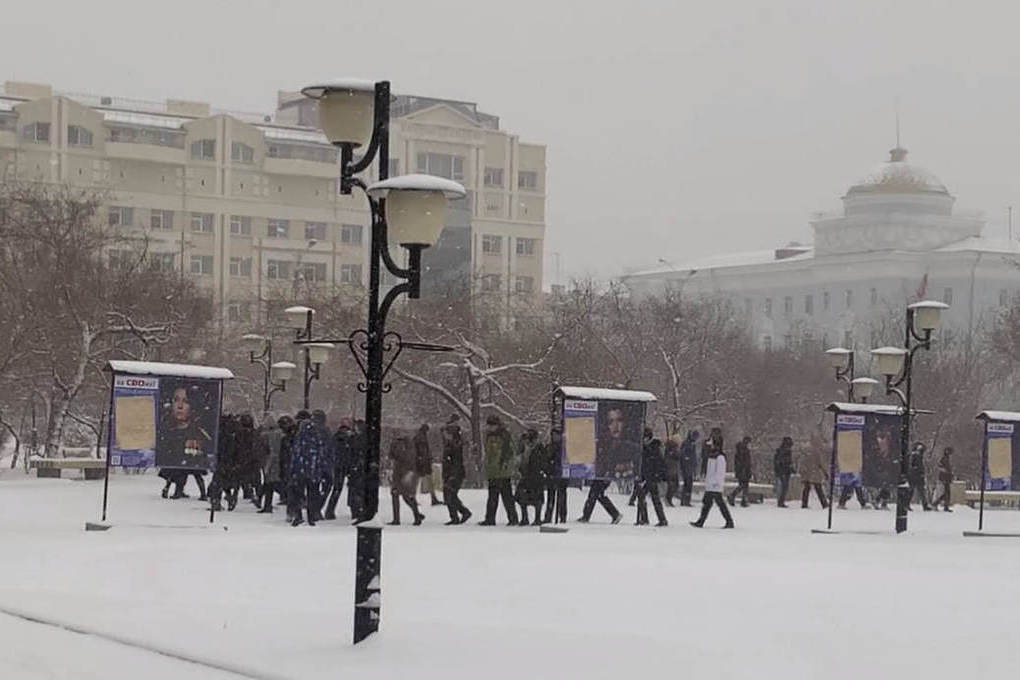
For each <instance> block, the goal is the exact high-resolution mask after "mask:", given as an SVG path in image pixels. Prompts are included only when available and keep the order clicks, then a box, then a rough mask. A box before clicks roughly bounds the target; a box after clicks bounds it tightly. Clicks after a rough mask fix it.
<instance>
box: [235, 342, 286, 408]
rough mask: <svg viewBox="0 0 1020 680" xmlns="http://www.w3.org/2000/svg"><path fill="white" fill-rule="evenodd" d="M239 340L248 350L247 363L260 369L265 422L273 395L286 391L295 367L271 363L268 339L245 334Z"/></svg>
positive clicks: (281, 363)
mask: <svg viewBox="0 0 1020 680" xmlns="http://www.w3.org/2000/svg"><path fill="white" fill-rule="evenodd" d="M241 339H242V340H243V341H244V344H245V346H246V347H247V348H248V362H249V363H252V364H258V365H259V366H261V367H262V420H263V422H265V420H266V418H267V417H268V416H269V409H270V407H271V405H272V400H273V395H274V394H276V393H277V392H286V391H287V381H288V380H290V379H291V376H292V375H293V374H294V369H295V368H297V367H296V366H294V364H292V363H291V362H289V361H277V362H276V363H273V341H272V340H270V339H269V338H266V337H263V336H261V335H257V334H255V333H247V334H245V335H244V336H242V338H241ZM256 352H258V354H256Z"/></svg>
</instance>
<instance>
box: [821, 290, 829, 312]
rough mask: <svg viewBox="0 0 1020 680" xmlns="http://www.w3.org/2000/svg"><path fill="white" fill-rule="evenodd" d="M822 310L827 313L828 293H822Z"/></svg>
mask: <svg viewBox="0 0 1020 680" xmlns="http://www.w3.org/2000/svg"><path fill="white" fill-rule="evenodd" d="M822 309H823V310H825V311H826V312H827V311H829V291H825V292H823V293H822Z"/></svg>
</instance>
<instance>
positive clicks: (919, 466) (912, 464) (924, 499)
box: [907, 442, 931, 512]
mask: <svg viewBox="0 0 1020 680" xmlns="http://www.w3.org/2000/svg"><path fill="white" fill-rule="evenodd" d="M925 451H927V447H925V445H924V444H922V443H921V442H915V443H914V446H913V448H911V449H910V458H908V459H907V464H908V468H907V481H908V482H909V483H910V498H908V499H907V510H910V501H911V500H913V498H914V494H917V495H918V496H920V497H921V507H922V508H924V511H925V512H928V511H929V510H931V506H930V505H928V492H927V491H926V490H925V488H924V454H925Z"/></svg>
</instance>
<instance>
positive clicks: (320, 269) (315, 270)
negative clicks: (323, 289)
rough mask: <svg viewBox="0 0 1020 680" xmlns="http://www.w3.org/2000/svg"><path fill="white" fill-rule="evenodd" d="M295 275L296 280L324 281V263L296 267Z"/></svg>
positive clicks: (307, 263)
mask: <svg viewBox="0 0 1020 680" xmlns="http://www.w3.org/2000/svg"><path fill="white" fill-rule="evenodd" d="M296 273H297V276H298V278H301V279H304V280H305V281H325V280H326V263H325V262H306V263H304V264H301V265H298V268H297V272H296Z"/></svg>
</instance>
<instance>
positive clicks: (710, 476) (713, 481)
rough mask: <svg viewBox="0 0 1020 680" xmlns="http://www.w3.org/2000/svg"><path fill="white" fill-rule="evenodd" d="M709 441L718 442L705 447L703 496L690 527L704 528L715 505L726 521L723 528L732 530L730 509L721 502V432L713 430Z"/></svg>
mask: <svg viewBox="0 0 1020 680" xmlns="http://www.w3.org/2000/svg"><path fill="white" fill-rule="evenodd" d="M709 441H718V444H719V445H718V446H714V445H713V446H712V447H707V448H708V449H709V451H708V456H707V463H706V465H705V496H704V498H703V499H702V501H701V516H700V517H698V519H697V520H696V521H694V522H691V526H693V527H697V528H699V529H700V528H701V527H703V526H705V520H706V519H708V512H709V510H711V509H712V504H713V503H715V504H716V505H717V506H719V512H721V513H722V516H723V519H724V520H726V524H724V525H723V528H724V529H732V528H733V516H732V515H730V509H729V508H728V507H726V501H725V500H723V489H724V488H725V485H726V456H725V455H724V454H723V452H722V430H721V429H719V428H713V429H712V434H711V435H710V436H709ZM707 443H708V442H706V444H707Z"/></svg>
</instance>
